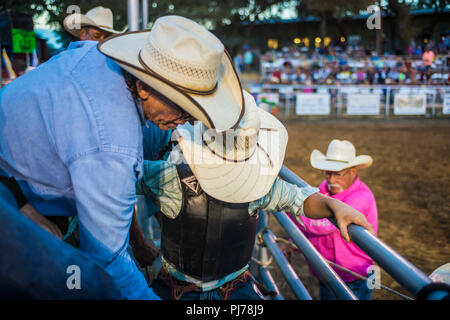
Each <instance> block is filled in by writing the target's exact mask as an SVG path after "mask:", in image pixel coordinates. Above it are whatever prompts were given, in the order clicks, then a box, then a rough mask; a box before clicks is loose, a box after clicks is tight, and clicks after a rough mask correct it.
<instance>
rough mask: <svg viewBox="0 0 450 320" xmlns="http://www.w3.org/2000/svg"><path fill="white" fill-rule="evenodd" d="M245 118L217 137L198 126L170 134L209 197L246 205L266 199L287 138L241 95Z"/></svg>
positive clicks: (278, 124) (248, 97)
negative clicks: (243, 101) (234, 127)
mask: <svg viewBox="0 0 450 320" xmlns="http://www.w3.org/2000/svg"><path fill="white" fill-rule="evenodd" d="M244 98H245V104H246V112H245V115H244V117H243V118H242V120H241V122H240V124H239V126H238V128H237V129H232V130H227V131H224V132H221V133H219V132H217V131H216V130H213V129H208V128H206V127H205V126H204V125H203V124H202V123H200V122H198V121H197V122H196V124H195V125H193V126H192V125H190V124H185V125H183V126H178V127H177V129H176V130H175V132H174V137H175V139H177V140H178V146H179V147H180V149H181V151H182V152H183V156H184V158H185V159H186V162H187V163H188V164H189V167H190V168H191V170H192V172H193V173H194V175H195V177H196V178H197V181H198V183H199V184H200V186H201V187H202V189H203V191H205V192H206V193H207V194H208V195H210V196H211V197H213V198H216V199H219V200H221V201H225V202H229V203H246V202H250V201H254V200H257V199H259V198H261V197H263V196H264V195H266V194H267V193H268V192H269V191H270V188H271V187H272V185H273V182H274V181H275V179H276V177H277V176H278V173H279V171H280V169H281V166H282V164H283V160H284V154H285V151H286V145H287V140H288V134H287V131H286V129H285V127H284V126H283V125H282V124H281V122H280V121H279V120H278V119H277V118H275V117H274V116H273V115H271V114H270V113H268V112H266V111H264V110H262V109H261V108H258V107H257V106H256V103H255V100H254V98H253V97H252V96H251V95H250V94H249V93H247V92H244Z"/></svg>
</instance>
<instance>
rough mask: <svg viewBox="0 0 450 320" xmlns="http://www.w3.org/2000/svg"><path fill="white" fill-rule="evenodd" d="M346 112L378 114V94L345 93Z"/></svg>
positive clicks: (352, 113) (351, 113)
mask: <svg viewBox="0 0 450 320" xmlns="http://www.w3.org/2000/svg"><path fill="white" fill-rule="evenodd" d="M347 114H349V115H378V114H380V95H379V94H349V95H347Z"/></svg>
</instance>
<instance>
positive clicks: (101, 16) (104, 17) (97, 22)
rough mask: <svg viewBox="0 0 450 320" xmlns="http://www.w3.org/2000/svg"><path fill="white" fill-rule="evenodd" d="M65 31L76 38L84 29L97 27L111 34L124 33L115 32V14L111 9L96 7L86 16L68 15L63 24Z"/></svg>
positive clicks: (78, 14) (79, 14)
mask: <svg viewBox="0 0 450 320" xmlns="http://www.w3.org/2000/svg"><path fill="white" fill-rule="evenodd" d="M63 25H64V29H66V30H67V32H69V33H71V34H72V35H74V36H75V37H78V38H79V37H80V30H81V28H83V27H96V28H98V29H100V30H103V31H106V32H109V33H115V34H118V33H122V32H121V31H116V30H114V26H113V14H112V11H111V9H108V8H103V7H101V6H100V7H96V8H93V9H91V10H89V11H88V12H87V13H86V14H81V13H73V14H71V15H68V16H67V17H66V18H65V19H64V22H63Z"/></svg>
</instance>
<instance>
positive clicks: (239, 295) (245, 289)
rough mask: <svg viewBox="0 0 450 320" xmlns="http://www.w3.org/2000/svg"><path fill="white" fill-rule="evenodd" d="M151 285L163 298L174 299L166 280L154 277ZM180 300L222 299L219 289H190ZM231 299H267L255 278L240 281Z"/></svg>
mask: <svg viewBox="0 0 450 320" xmlns="http://www.w3.org/2000/svg"><path fill="white" fill-rule="evenodd" d="M150 287H151V288H152V289H153V291H154V292H155V293H156V294H157V295H158V296H159V297H160V298H161V299H163V300H172V289H171V288H170V287H169V286H168V285H166V284H165V283H164V281H162V280H160V279H158V278H156V279H153V280H152V282H151V284H150ZM180 300H222V297H221V295H220V294H219V290H218V289H215V290H210V291H204V292H202V291H190V292H186V293H184V294H183V295H182V296H181V298H180ZM229 300H265V298H264V297H263V295H262V294H261V293H260V292H259V290H258V288H257V287H256V286H255V284H254V281H253V280H249V281H246V282H244V283H239V284H237V285H236V288H235V289H234V290H233V291H232V292H231V294H230V298H229Z"/></svg>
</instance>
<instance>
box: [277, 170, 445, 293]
mask: <svg viewBox="0 0 450 320" xmlns="http://www.w3.org/2000/svg"><path fill="white" fill-rule="evenodd" d="M279 176H280V177H281V178H282V179H284V180H285V181H287V182H289V183H292V184H295V185H297V186H299V187H303V186H306V185H307V184H306V182H304V181H303V180H302V179H300V178H299V177H298V176H297V175H296V174H295V173H293V172H292V171H291V170H289V169H288V168H286V167H285V166H283V167H282V168H281V170H280V173H279ZM329 220H330V221H331V222H332V223H333V224H335V225H336V220H335V219H334V218H330V219H329ZM348 232H349V235H350V237H351V239H352V241H353V242H354V243H355V244H356V245H357V246H358V247H360V248H361V249H362V250H363V251H364V252H366V253H367V254H368V255H369V256H370V257H371V258H372V259H373V260H374V261H375V262H376V263H377V264H378V265H379V266H380V267H382V268H383V269H384V270H385V271H386V272H387V273H388V274H390V275H391V276H392V278H394V279H395V280H396V281H397V282H398V283H399V284H400V285H402V286H403V287H404V288H405V289H406V290H407V291H409V292H410V293H411V294H412V295H414V297H418V296H419V294H420V293H421V291H422V290H423V289H425V288H427V287H428V286H429V285H431V284H433V281H432V280H431V279H430V278H429V277H428V276H427V275H425V274H424V273H423V272H422V271H420V270H419V269H418V268H416V267H415V266H414V265H413V264H411V263H410V262H409V261H407V260H406V259H405V258H403V257H402V256H400V255H399V254H398V253H397V252H395V251H394V250H393V249H392V248H390V247H389V246H388V245H386V244H385V243H384V242H382V241H381V240H380V239H378V238H377V237H375V236H374V235H373V234H371V233H370V232H369V231H367V230H366V229H364V228H362V227H361V226H358V225H354V224H351V225H349V227H348ZM447 295H448V292H447V291H445V290H441V289H436V290H431V293H430V294H428V295H427V296H426V298H427V299H433V300H435V299H436V300H440V299H443V298H444V297H446V296H447Z"/></svg>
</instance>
